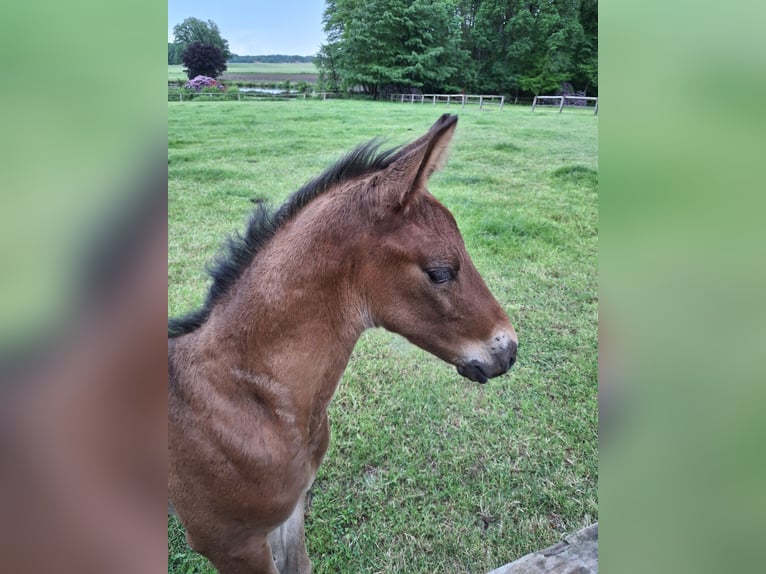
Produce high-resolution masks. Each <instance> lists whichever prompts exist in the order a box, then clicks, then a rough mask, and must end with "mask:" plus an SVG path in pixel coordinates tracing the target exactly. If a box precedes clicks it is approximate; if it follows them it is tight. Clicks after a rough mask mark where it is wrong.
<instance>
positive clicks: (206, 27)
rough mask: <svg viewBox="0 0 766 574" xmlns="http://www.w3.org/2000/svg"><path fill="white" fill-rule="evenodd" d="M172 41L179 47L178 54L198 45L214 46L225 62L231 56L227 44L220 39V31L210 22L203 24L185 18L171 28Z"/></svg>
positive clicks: (194, 19)
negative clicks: (195, 44) (192, 45)
mask: <svg viewBox="0 0 766 574" xmlns="http://www.w3.org/2000/svg"><path fill="white" fill-rule="evenodd" d="M173 39H174V43H175V44H177V45H179V46H180V50H179V53H182V52H183V51H184V50H185V49H186V48H187V47H189V46H190V45H191V44H194V43H198V44H208V45H212V46H216V47H217V48H218V49H220V50H221V51H222V52H223V55H224V61H225V62H226V61H228V60H229V58H231V56H232V53H231V52H230V51H229V42H228V41H227V40H224V39H223V38H222V37H221V31H220V30H219V29H218V26H217V25H216V23H215V22H213V21H212V20H208V21H207V22H203V21H202V20H199V19H197V18H187V19H186V20H184V21H183V22H181V23H180V24H176V25H175V26H173Z"/></svg>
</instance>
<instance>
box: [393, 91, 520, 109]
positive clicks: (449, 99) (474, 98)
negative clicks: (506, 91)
mask: <svg viewBox="0 0 766 574" xmlns="http://www.w3.org/2000/svg"><path fill="white" fill-rule="evenodd" d="M391 101H392V102H399V103H405V102H407V103H410V104H414V103H416V102H417V103H421V104H424V103H426V101H429V102H431V104H432V105H436V104H443V103H446V104H447V105H450V104H452V103H455V104H460V105H461V107H465V105H466V104H479V109H484V106H485V105H499V106H500V109H501V110H502V109H503V105H504V104H505V96H495V95H475V94H391Z"/></svg>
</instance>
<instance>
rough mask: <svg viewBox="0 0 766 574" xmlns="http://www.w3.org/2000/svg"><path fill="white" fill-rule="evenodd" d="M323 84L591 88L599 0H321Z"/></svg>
mask: <svg viewBox="0 0 766 574" xmlns="http://www.w3.org/2000/svg"><path fill="white" fill-rule="evenodd" d="M323 22H324V31H325V34H326V41H325V43H324V44H323V45H322V46H321V49H320V51H319V54H318V55H317V60H316V61H317V65H318V67H319V71H320V83H321V84H322V89H326V90H333V91H339V90H345V89H359V88H361V89H362V90H363V91H364V92H365V93H367V94H369V95H371V96H373V97H381V96H385V92H386V91H387V90H388V91H406V92H409V91H415V90H420V91H422V92H426V93H429V92H431V93H444V92H459V91H464V92H466V93H493V94H504V95H510V96H516V97H519V96H525V95H541V94H550V93H555V92H557V91H559V92H560V91H561V89H562V86H563V85H565V84H566V85H568V86H569V88H570V89H574V90H577V91H578V92H579V93H580V94H581V95H597V93H598V0H364V1H362V0H326V8H325V12H324V20H323Z"/></svg>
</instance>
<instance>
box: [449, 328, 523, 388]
mask: <svg viewBox="0 0 766 574" xmlns="http://www.w3.org/2000/svg"><path fill="white" fill-rule="evenodd" d="M517 348H518V343H517V342H516V340H514V339H512V338H510V337H507V336H505V337H495V339H494V340H493V343H492V344H491V345H490V350H489V352H485V353H481V355H482V356H480V357H475V358H468V359H467V360H464V361H462V362H461V363H460V364H458V366H457V372H458V373H460V374H461V375H462V376H464V377H465V378H467V379H470V380H472V381H474V382H477V383H480V384H484V383H486V382H487V381H488V380H489V379H492V378H494V377H499V376H500V375H503V374H505V373H507V372H508V371H509V370H510V369H511V367H512V366H513V364H514V363H515V362H516V349H517Z"/></svg>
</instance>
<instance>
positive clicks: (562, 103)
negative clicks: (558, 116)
mask: <svg viewBox="0 0 766 574" xmlns="http://www.w3.org/2000/svg"><path fill="white" fill-rule="evenodd" d="M538 100H559V113H561V110H563V109H564V106H565V105H566V102H567V100H586V101H595V102H596V105H595V107H594V108H593V115H598V98H589V97H585V96H535V99H534V101H533V102H532V111H533V112H534V111H535V108H536V107H537V104H538Z"/></svg>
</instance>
